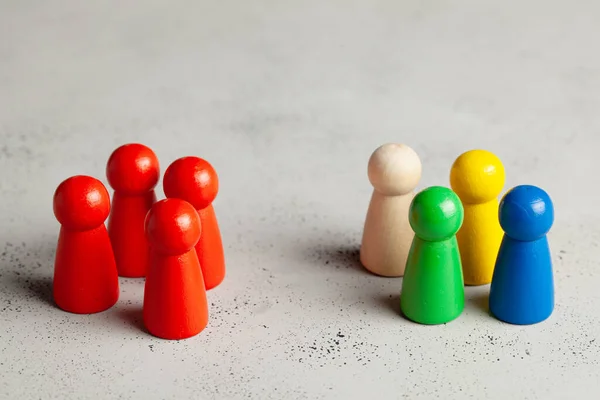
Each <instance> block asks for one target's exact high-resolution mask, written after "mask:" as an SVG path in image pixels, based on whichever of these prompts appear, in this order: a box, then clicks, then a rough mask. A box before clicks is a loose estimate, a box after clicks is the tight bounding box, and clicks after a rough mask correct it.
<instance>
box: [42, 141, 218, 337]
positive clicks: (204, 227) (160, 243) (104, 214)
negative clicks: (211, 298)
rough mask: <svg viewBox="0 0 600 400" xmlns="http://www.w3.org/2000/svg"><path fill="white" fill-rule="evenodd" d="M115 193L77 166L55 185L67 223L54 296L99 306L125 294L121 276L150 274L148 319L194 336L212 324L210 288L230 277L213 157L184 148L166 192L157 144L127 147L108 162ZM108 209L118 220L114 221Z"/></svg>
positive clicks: (70, 305) (86, 309)
mask: <svg viewBox="0 0 600 400" xmlns="http://www.w3.org/2000/svg"><path fill="white" fill-rule="evenodd" d="M106 176H107V179H108V183H109V184H110V186H111V187H112V188H113V189H114V194H113V197H112V201H111V199H110V195H109V193H108V191H107V189H106V187H105V186H104V185H103V184H102V182H101V181H99V180H98V179H96V178H94V177H91V176H85V175H77V176H72V177H70V178H68V179H66V180H65V181H63V182H62V183H61V184H60V185H59V186H58V188H57V189H56V191H55V193H54V200H53V205H54V215H55V216H56V219H57V220H58V221H59V222H60V224H61V228H60V233H59V237H58V245H57V250H56V258H55V263H54V279H53V297H54V300H55V303H56V305H57V306H58V307H59V308H61V309H63V310H65V311H68V312H72V313H77V314H93V313H98V312H102V311H105V310H107V309H109V308H111V307H113V306H114V305H115V304H116V302H117V300H118V299H119V294H120V288H119V276H122V277H129V278H145V283H144V298H143V313H142V314H143V321H144V325H145V327H146V329H147V330H148V332H149V333H150V334H152V335H154V336H157V337H160V338H164V339H174V340H178V339H185V338H188V337H192V336H195V335H197V334H198V333H200V332H201V331H202V330H203V329H204V328H205V327H206V325H207V324H208V315H209V312H208V302H207V296H206V291H207V290H210V289H212V288H215V287H216V286H218V285H219V284H220V283H221V282H222V281H223V279H224V277H225V260H224V253H223V244H222V240H221V233H220V230H219V226H218V223H217V219H216V215H215V211H214V208H213V206H212V202H213V201H214V199H215V198H216V196H217V192H218V189H219V182H218V177H217V174H216V172H215V170H214V168H213V167H212V165H211V164H210V163H208V162H207V161H206V160H204V159H201V158H199V157H183V158H180V159H177V160H175V161H174V162H173V163H172V164H171V165H169V167H168V168H167V169H166V171H165V174H164V177H163V189H164V193H165V196H166V199H164V200H160V201H157V198H156V194H155V190H154V189H155V187H156V185H157V184H158V181H159V178H160V167H159V161H158V158H157V157H156V155H155V153H154V152H153V151H152V150H151V149H150V148H148V147H147V146H144V145H142V144H138V143H131V144H126V145H123V146H120V147H119V148H117V149H116V150H115V151H114V152H113V153H112V154H111V155H110V157H109V159H108V163H107V166H106ZM107 218H108V224H107V226H105V221H106V219H107Z"/></svg>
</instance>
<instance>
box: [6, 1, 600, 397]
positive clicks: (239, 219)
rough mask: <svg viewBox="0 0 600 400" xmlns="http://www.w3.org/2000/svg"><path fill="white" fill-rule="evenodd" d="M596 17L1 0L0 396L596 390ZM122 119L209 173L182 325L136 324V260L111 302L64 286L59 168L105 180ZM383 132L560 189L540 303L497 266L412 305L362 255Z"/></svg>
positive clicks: (310, 4) (549, 12) (513, 4)
mask: <svg viewBox="0 0 600 400" xmlns="http://www.w3.org/2000/svg"><path fill="white" fill-rule="evenodd" d="M212 3H214V4H212ZM217 3H218V5H215V4H217ZM325 3H327V4H325ZM567 4H568V5H567ZM599 18H600V6H599V5H598V3H597V2H592V1H589V2H583V1H582V2H573V3H572V4H571V3H568V2H564V1H547V0H546V1H541V0H540V1H533V0H527V1H506V0H504V1H500V0H498V1H487V2H481V1H475V0H473V1H466V0H465V1H454V2H443V1H436V0H433V1H412V2H405V1H393V0H387V1H384V0H381V1H378V0H374V1H365V2H357V1H346V0H336V1H329V2H321V1H317V0H315V1H312V0H311V1H296V2H292V1H277V2H276V1H253V2H249V1H248V2H243V1H231V0H225V1H221V2H208V1H201V2H198V1H191V0H190V1H156V0H150V1H145V2H136V3H134V2H127V1H106V2H80V1H75V0H70V1H67V0H58V1H54V2H42V1H32V0H27V1H25V0H23V1H3V2H1V3H0V38H1V39H0V140H1V142H0V174H1V179H0V226H1V230H0V263H1V264H0V398H2V399H11V400H12V399H44V400H45V399H116V398H119V399H192V398H195V399H248V398H252V399H265V400H268V399H363V400H364V399H366V398H381V399H397V398H411V399H415V398H423V399H435V398H441V399H462V398H474V399H499V400H504V399H575V398H577V399H598V398H599V397H600V383H599V378H600V365H599V362H600V361H599V355H600V351H599V349H600V347H599V346H600V340H598V335H599V333H600V316H599V314H600V308H599V307H598V301H599V299H600V290H599V289H598V287H599V286H598V284H599V275H600V273H599V272H598V268H599V267H600V261H599V256H600V249H599V248H598V241H599V239H600V228H599V227H600V215H599V213H598V209H599V208H598V201H599V200H598V199H599V195H600V191H599V187H598V177H597V169H598V168H597V165H598V162H599V160H598V156H597V155H598V149H599V148H600V136H599V135H598V131H599V129H600V112H599V110H600V57H599V56H598V52H597V47H598V41H599V40H600V28H598V20H599ZM130 141H140V142H143V143H145V144H147V145H149V146H151V147H152V148H154V149H155V151H156V153H157V154H158V156H159V157H160V160H161V163H162V167H163V171H164V168H165V167H166V166H167V165H168V164H169V163H170V162H171V161H173V160H174V159H175V158H178V157H180V156H184V155H199V156H201V157H204V158H206V159H208V160H209V161H210V162H212V163H213V164H214V166H215V167H216V169H217V170H218V172H219V175H220V179H221V192H220V194H219V197H218V199H217V201H216V203H215V207H216V211H217V215H218V218H219V221H220V225H221V229H222V234H223V238H224V242H225V246H226V258H227V265H228V276H227V279H226V281H225V283H224V284H223V285H222V286H220V287H219V288H218V289H215V290H214V291H211V292H210V293H209V301H210V303H211V308H210V312H211V317H210V324H209V327H208V328H207V329H206V330H205V331H204V332H203V333H202V334H201V335H200V336H198V337H196V338H193V339H190V340H186V341H181V342H169V341H163V340H158V339H155V338H153V337H151V336H149V335H148V334H146V333H144V331H143V330H142V327H141V320H140V307H141V299H142V291H143V282H142V281H140V280H128V279H124V280H122V281H121V283H122V296H121V299H120V301H119V303H118V304H117V306H115V307H114V308H113V309H111V310H110V311H108V312H104V313H101V314H98V315H90V316H77V315H70V314H67V313H64V312H62V311H60V310H58V309H56V308H55V307H54V306H53V305H52V303H51V277H52V268H53V256H54V247H55V245H56V238H57V233H58V229H59V225H58V223H57V222H56V221H55V219H54V216H53V214H52V194H53V192H54V189H55V187H56V186H57V185H58V183H59V182H60V181H61V180H63V179H65V178H66V177H68V176H70V175H74V174H91V175H94V176H97V177H98V178H101V179H102V180H103V181H104V182H106V180H105V177H104V165H105V163H106V160H107V157H108V156H109V154H110V152H111V151H112V150H113V149H114V148H115V147H116V146H117V145H120V144H122V143H125V142H130ZM388 141H399V142H405V143H408V144H410V145H411V146H413V147H414V148H415V149H416V150H417V151H418V152H419V154H420V155H421V157H422V160H423V164H424V170H423V179H422V182H421V185H420V189H421V188H423V187H425V186H428V185H432V184H442V185H447V184H448V173H449V167H450V165H451V163H452V161H453V160H454V158H455V157H456V156H457V155H458V154H460V153H461V152H463V151H465V150H468V149H471V148H486V149H489V150H492V151H494V152H496V153H497V154H498V155H499V156H500V157H501V158H502V159H503V161H504V162H505V165H506V169H507V173H508V178H507V188H508V187H511V186H514V185H516V184H521V183H532V184H536V185H539V186H541V187H543V188H545V189H546V190H547V191H548V192H549V193H550V194H551V196H552V197H553V199H554V201H555V207H556V223H555V225H554V227H553V230H552V232H551V234H550V241H551V246H552V253H553V258H554V261H555V274H556V290H557V292H556V301H557V302H556V311H555V313H554V314H553V315H552V317H551V318H550V319H549V320H547V321H546V322H544V323H542V324H539V325H535V326H526V327H516V326H510V325H506V324H503V323H500V322H498V321H496V320H494V319H493V318H491V317H490V316H489V315H488V313H487V311H486V295H487V292H488V288H487V287H480V288H469V289H468V290H467V295H468V302H467V305H466V310H465V312H464V314H463V315H462V316H461V317H460V318H459V319H457V320H455V321H453V322H452V323H449V324H447V325H442V326H435V327H425V326H420V325H416V324H413V323H410V322H408V321H406V320H404V319H403V318H402V317H401V316H400V315H399V311H398V308H399V307H398V304H399V303H398V297H399V292H400V287H401V280H400V279H384V278H378V277H375V276H372V275H369V274H367V273H366V272H364V271H363V270H362V269H361V268H360V266H359V264H358V263H357V254H358V245H359V242H360V235H361V230H362V223H363V220H364V216H365V213H366V210H367V205H368V201H369V197H370V193H371V187H370V185H369V182H368V180H367V177H366V163H367V160H368V157H369V155H370V154H371V152H372V151H373V150H374V149H375V148H376V147H377V146H378V145H380V144H382V143H385V142H388ZM158 193H159V196H161V197H162V195H163V194H162V189H161V188H159V189H158Z"/></svg>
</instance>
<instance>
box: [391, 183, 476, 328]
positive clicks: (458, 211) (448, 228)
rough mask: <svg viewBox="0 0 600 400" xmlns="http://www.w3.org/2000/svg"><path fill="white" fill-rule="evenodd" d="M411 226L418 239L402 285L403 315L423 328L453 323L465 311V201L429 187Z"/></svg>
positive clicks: (445, 190)
mask: <svg viewBox="0 0 600 400" xmlns="http://www.w3.org/2000/svg"><path fill="white" fill-rule="evenodd" d="M409 220H410V225H411V227H412V228H413V229H414V232H415V236H414V239H413V243H412V246H411V248H410V253H409V255H408V259H407V262H406V271H405V275H404V278H403V279H402V293H401V295H400V307H401V309H402V312H403V313H404V315H405V316H406V317H407V318H409V319H410V320H412V321H414V322H418V323H421V324H428V325H430V324H443V323H446V322H449V321H452V320H453V319H455V318H457V317H458V316H459V315H460V314H461V313H462V311H463V309H464V306H465V292H464V281H463V275H462V269H461V263H460V254H459V250H458V243H457V241H456V232H457V231H458V230H459V229H460V226H461V225H462V222H463V208H462V204H461V202H460V199H459V198H458V196H456V194H455V193H454V192H453V191H452V190H450V189H448V188H445V187H441V186H432V187H429V188H427V189H425V190H423V191H422V192H420V193H419V194H417V195H416V196H415V198H414V200H413V202H412V204H411V206H410V211H409Z"/></svg>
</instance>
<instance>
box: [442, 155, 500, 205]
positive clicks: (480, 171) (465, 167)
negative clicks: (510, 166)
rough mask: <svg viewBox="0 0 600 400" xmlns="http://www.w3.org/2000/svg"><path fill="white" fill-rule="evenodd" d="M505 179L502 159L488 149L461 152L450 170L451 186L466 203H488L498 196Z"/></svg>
mask: <svg viewBox="0 0 600 400" xmlns="http://www.w3.org/2000/svg"><path fill="white" fill-rule="evenodd" d="M504 180H505V172H504V166H503V165H502V161H500V159H499V158H498V157H496V156H495V155H494V154H493V153H491V152H489V151H487V150H470V151H467V152H466V153H463V154H461V155H460V156H459V157H458V158H457V159H456V161H454V164H452V168H451V170H450V186H451V187H452V190H454V191H455V192H456V194H457V195H458V197H460V199H461V201H462V202H463V203H465V204H477V203H486V202H488V201H492V200H493V199H495V198H498V196H499V195H500V192H501V191H502V188H503V187H504Z"/></svg>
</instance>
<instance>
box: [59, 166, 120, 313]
mask: <svg viewBox="0 0 600 400" xmlns="http://www.w3.org/2000/svg"><path fill="white" fill-rule="evenodd" d="M53 208H54V215H55V216H56V219H57V220H58V222H59V223H60V224H61V228H60V233H59V237H58V244H57V248H56V256H55V261H54V279H53V296H54V300H55V302H56V304H57V305H58V307H60V308H61V309H63V310H65V311H68V312H72V313H77V314H91V313H97V312H101V311H104V310H106V309H108V308H110V307H112V306H113V305H114V304H115V303H116V302H117V300H118V298H119V279H118V273H117V267H116V265H115V259H114V254H113V250H112V246H111V243H110V239H109V237H108V233H107V231H106V227H105V226H104V221H105V220H106V218H107V217H108V214H109V212H110V196H109V194H108V192H107V190H106V188H105V187H104V185H103V184H102V182H100V181H99V180H97V179H95V178H92V177H90V176H83V175H78V176H73V177H71V178H68V179H67V180H65V181H63V182H62V183H61V184H60V185H59V186H58V188H57V189H56V191H55V193H54V199H53Z"/></svg>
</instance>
